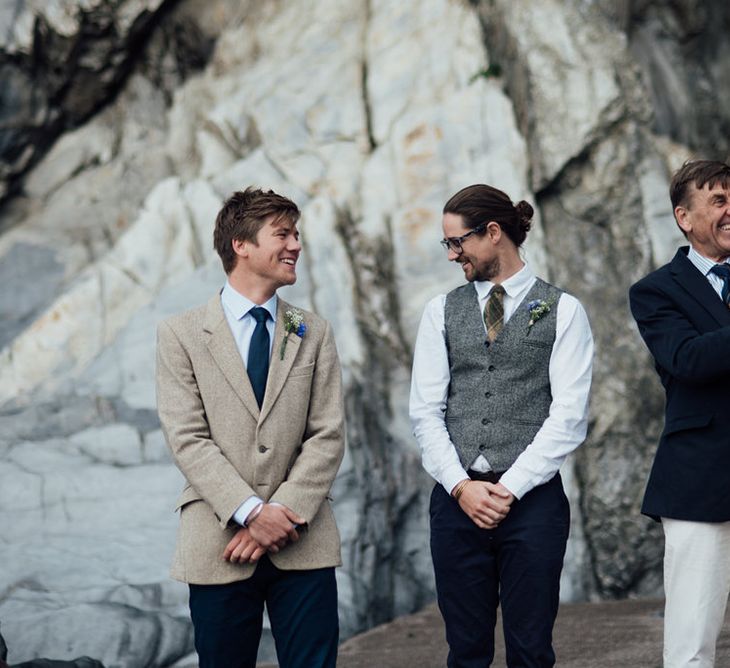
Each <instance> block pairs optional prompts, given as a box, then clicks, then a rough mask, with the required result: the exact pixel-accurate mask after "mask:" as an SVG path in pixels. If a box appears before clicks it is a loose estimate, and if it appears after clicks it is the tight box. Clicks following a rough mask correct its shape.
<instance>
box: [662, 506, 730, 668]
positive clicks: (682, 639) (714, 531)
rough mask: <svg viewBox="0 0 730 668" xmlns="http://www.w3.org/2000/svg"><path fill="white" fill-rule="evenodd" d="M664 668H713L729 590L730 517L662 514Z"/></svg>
mask: <svg viewBox="0 0 730 668" xmlns="http://www.w3.org/2000/svg"><path fill="white" fill-rule="evenodd" d="M662 526H663V528H664V539H665V546H664V593H665V596H666V604H665V608H664V668H714V666H715V645H716V643H717V637H718V635H719V634H720V630H721V628H722V623H723V620H724V618H725V608H726V606H727V599H728V593H730V522H720V523H712V522H686V521H683V520H672V519H667V518H665V517H663V518H662Z"/></svg>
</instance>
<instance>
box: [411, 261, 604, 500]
mask: <svg viewBox="0 0 730 668" xmlns="http://www.w3.org/2000/svg"><path fill="white" fill-rule="evenodd" d="M535 280H536V279H535V274H534V273H533V272H532V270H531V269H530V267H529V266H527V265H525V266H524V267H523V268H522V269H521V270H520V271H518V272H517V273H516V274H514V275H512V276H510V278H508V279H507V280H506V281H504V282H503V283H502V286H503V287H504V289H505V296H504V321H505V323H506V322H507V321H508V320H509V319H510V317H511V316H512V314H513V313H514V312H515V310H516V309H517V307H518V306H519V305H520V304H521V303H522V301H523V300H524V298H525V296H526V295H527V293H528V292H529V291H530V288H532V286H533V284H534V283H535ZM473 285H474V289H475V290H476V292H477V297H478V300H479V308H480V311H482V312H483V310H484V306H485V305H486V302H487V298H488V296H489V292H490V290H491V289H492V287H493V283H491V282H489V281H475V282H474V283H473ZM445 303H446V295H439V296H438V297H435V298H434V299H432V300H431V301H430V302H428V304H427V305H426V308H425V310H424V312H423V317H422V318H421V324H420V327H419V329H418V336H417V338H416V348H415V351H414V357H413V375H412V378H411V397H410V417H411V423H412V425H413V433H414V435H415V437H416V440H417V441H418V444H419V446H420V448H421V451H422V453H423V466H424V468H425V469H426V471H428V473H429V474H430V475H431V476H432V477H433V478H434V479H435V480H436V481H437V482H439V483H440V484H441V485H443V487H444V489H445V490H446V491H447V492H449V493H450V492H451V491H452V490H453V489H454V487H455V486H456V485H457V483H459V482H460V481H461V480H464V479H465V478H468V477H469V476H468V475H467V473H466V471H465V469H464V467H463V466H462V465H461V462H460V461H459V455H458V453H457V451H456V447H455V446H454V444H453V443H452V442H451V438H450V437H449V432H448V430H447V428H446V422H445V413H446V404H447V400H448V391H449V382H450V373H449V357H448V352H447V350H446V341H445V338H444V337H445V327H444V305H445ZM485 335H486V327H485ZM592 365H593V336H592V335H591V328H590V325H589V323H588V317H587V316H586V313H585V310H584V309H583V307H582V306H581V304H580V302H579V301H578V300H577V299H576V298H575V297H573V296H571V295H569V294H566V293H563V294H562V295H561V297H560V300H559V301H558V305H557V324H556V334H555V343H554V344H553V349H552V353H551V355H550V364H549V377H550V390H551V393H552V402H551V404H550V411H549V414H548V417H547V419H546V420H545V422H543V424H542V427H540V429H539V431H538V432H537V434H536V435H535V438H534V439H533V441H532V443H530V444H529V445H528V446H527V448H526V449H525V450H524V451H523V452H522V453H521V454H520V456H519V457H518V458H517V460H516V461H515V462H514V464H512V466H511V467H510V468H509V469H508V470H507V471H506V472H505V473H504V474H503V475H502V477H501V479H500V482H501V483H502V484H503V485H504V486H505V487H506V488H507V489H508V490H509V491H510V492H511V493H512V494H514V496H515V497H517V498H518V499H519V498H522V497H523V496H524V495H525V494H526V493H527V492H529V491H530V490H531V489H533V488H534V487H537V486H538V485H541V484H543V483H545V482H547V481H548V480H550V479H551V478H552V477H553V476H554V475H555V473H556V472H557V471H558V469H559V468H560V466H561V464H562V463H563V461H565V458H566V457H567V456H568V455H569V454H570V453H571V452H572V451H573V450H574V449H575V448H577V447H578V446H579V445H580V444H581V443H582V442H583V440H584V439H585V436H586V430H587V426H588V395H589V392H590V387H591V370H592ZM475 400H476V398H475ZM469 468H472V469H475V470H480V471H488V470H489V468H490V467H489V462H488V461H487V460H486V459H485V458H484V457H483V456H482V455H479V456H478V457H477V459H476V460H475V461H474V462H472V463H471V464H470V466H469Z"/></svg>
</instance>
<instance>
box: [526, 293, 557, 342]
mask: <svg viewBox="0 0 730 668" xmlns="http://www.w3.org/2000/svg"><path fill="white" fill-rule="evenodd" d="M553 304H555V300H554V299H550V300H548V301H545V300H544V299H533V300H532V301H531V302H528V304H527V310H528V311H529V312H530V322H528V323H527V333H528V334H529V333H530V330H531V329H532V326H533V325H534V324H535V323H536V322H537V321H538V320H540V318H542V317H543V316H545V315H547V314H548V313H550V309H551V307H552V306H553Z"/></svg>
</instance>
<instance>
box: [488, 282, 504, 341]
mask: <svg viewBox="0 0 730 668" xmlns="http://www.w3.org/2000/svg"><path fill="white" fill-rule="evenodd" d="M484 324H485V325H486V326H487V338H488V339H489V341H490V342H492V341H494V339H496V338H497V334H499V333H500V332H501V331H502V327H504V288H503V287H502V286H501V285H500V284H499V283H495V284H494V287H493V288H492V291H491V292H490V293H489V299H487V305H486V306H485V307H484Z"/></svg>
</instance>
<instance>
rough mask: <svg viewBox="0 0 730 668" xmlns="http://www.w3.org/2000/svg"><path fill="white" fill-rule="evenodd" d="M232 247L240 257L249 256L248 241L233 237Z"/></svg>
mask: <svg viewBox="0 0 730 668" xmlns="http://www.w3.org/2000/svg"><path fill="white" fill-rule="evenodd" d="M231 247H232V248H233V252H234V253H235V254H236V255H238V257H248V242H247V241H241V240H240V239H232V240H231Z"/></svg>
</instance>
